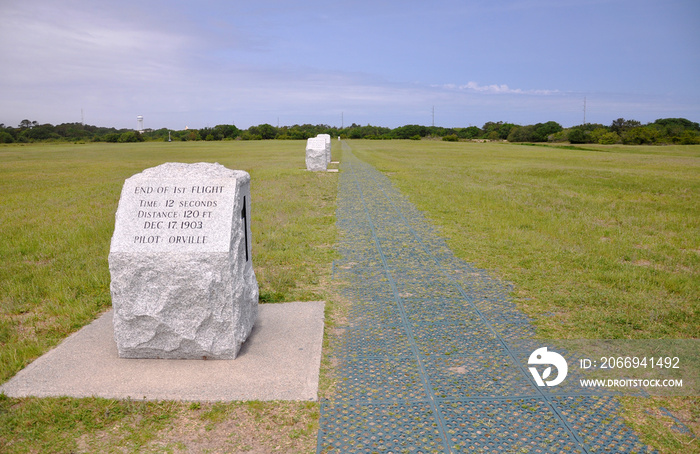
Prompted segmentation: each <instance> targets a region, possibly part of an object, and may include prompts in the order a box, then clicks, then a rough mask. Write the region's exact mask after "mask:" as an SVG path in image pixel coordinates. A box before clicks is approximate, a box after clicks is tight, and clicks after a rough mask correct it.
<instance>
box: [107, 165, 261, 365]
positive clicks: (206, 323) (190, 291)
mask: <svg viewBox="0 0 700 454" xmlns="http://www.w3.org/2000/svg"><path fill="white" fill-rule="evenodd" d="M251 252H252V249H251V230H250V175H249V174H248V173H247V172H244V171H242V170H230V169H227V168H226V167H224V166H222V165H220V164H210V163H198V164H181V163H166V164H162V165H159V166H158V167H153V168H150V169H146V170H144V171H143V172H142V173H139V174H136V175H134V176H132V177H131V178H128V179H127V180H126V181H125V182H124V187H123V188H122V194H121V198H120V200H119V207H118V208H117V213H116V222H115V226H114V235H113V236H112V244H111V247H110V253H109V271H110V274H111V277H112V283H111V286H110V288H111V293H112V305H113V306H114V337H115V340H116V342H117V348H118V350H119V356H120V357H122V358H172V359H205V358H206V359H233V358H235V357H236V355H237V353H238V351H239V349H240V347H241V344H242V343H243V342H244V341H245V340H246V338H247V337H248V335H249V334H250V331H251V329H252V328H253V324H254V323H255V319H256V318H257V313H258V283H257V280H256V278H255V273H254V271H253V263H252V260H251Z"/></svg>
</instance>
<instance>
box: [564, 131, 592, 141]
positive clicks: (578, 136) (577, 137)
mask: <svg viewBox="0 0 700 454" xmlns="http://www.w3.org/2000/svg"><path fill="white" fill-rule="evenodd" d="M586 132H587V131H584V130H583V129H581V128H572V129H570V130H569V134H568V137H569V142H570V143H588V142H589V138H588V134H586Z"/></svg>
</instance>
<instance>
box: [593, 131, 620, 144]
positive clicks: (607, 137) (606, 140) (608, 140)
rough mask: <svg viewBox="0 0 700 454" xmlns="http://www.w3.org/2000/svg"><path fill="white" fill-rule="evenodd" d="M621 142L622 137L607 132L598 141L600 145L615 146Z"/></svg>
mask: <svg viewBox="0 0 700 454" xmlns="http://www.w3.org/2000/svg"><path fill="white" fill-rule="evenodd" d="M618 142H620V136H619V135H617V133H616V132H612V131H610V132H606V133H605V134H603V135H602V136H600V138H599V139H598V143H599V144H602V145H613V144H616V143H618Z"/></svg>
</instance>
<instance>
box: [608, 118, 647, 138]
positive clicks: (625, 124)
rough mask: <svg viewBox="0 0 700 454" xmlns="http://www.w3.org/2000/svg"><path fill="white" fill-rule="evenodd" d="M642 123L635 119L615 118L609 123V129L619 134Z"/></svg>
mask: <svg viewBox="0 0 700 454" xmlns="http://www.w3.org/2000/svg"><path fill="white" fill-rule="evenodd" d="M641 125H642V124H641V123H640V122H638V121H637V120H625V119H624V118H618V119H617V120H614V121H613V122H612V124H611V125H610V130H611V131H612V132H616V133H618V134H619V135H622V133H624V132H625V131H628V130H630V129H632V128H636V127H638V126H641Z"/></svg>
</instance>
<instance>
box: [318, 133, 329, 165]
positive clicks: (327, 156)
mask: <svg viewBox="0 0 700 454" xmlns="http://www.w3.org/2000/svg"><path fill="white" fill-rule="evenodd" d="M316 137H318V138H322V139H323V140H325V141H326V164H328V163H330V162H331V135H330V134H319V135H318V136H316Z"/></svg>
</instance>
